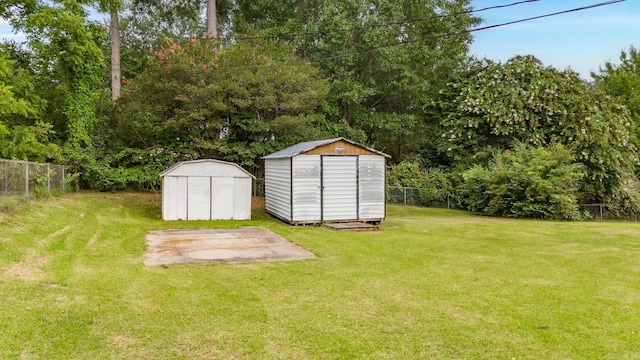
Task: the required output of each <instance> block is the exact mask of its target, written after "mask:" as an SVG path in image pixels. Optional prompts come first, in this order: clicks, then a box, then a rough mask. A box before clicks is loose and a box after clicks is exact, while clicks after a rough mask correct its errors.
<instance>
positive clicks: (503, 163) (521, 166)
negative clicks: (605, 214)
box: [461, 142, 584, 220]
mask: <svg viewBox="0 0 640 360" xmlns="http://www.w3.org/2000/svg"><path fill="white" fill-rule="evenodd" d="M463 177H464V185H463V190H462V193H461V194H462V195H466V199H465V202H466V204H467V207H468V208H469V209H470V210H472V211H482V212H484V213H486V214H489V215H497V216H507V217H530V218H539V219H561V220H580V219H581V215H580V212H579V210H578V203H577V199H578V195H579V194H578V187H579V182H580V180H582V178H583V177H584V166H583V165H582V164H580V163H576V162H574V157H573V156H572V155H571V153H570V151H568V150H567V149H566V148H565V147H564V146H562V145H559V144H551V145H549V147H548V148H547V149H545V148H542V147H533V146H531V145H527V144H525V143H520V142H516V143H515V144H514V145H513V150H506V151H505V152H503V153H500V154H497V155H496V156H495V157H494V159H493V161H492V162H491V164H490V166H489V168H483V167H480V166H476V167H473V168H471V169H470V170H468V171H466V172H465V173H464V175H463Z"/></svg>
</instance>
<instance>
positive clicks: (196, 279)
mask: <svg viewBox="0 0 640 360" xmlns="http://www.w3.org/2000/svg"><path fill="white" fill-rule="evenodd" d="M254 219H256V220H253V221H250V222H234V221H225V222H212V221H200V222H170V223H165V222H162V221H161V220H160V198H159V196H158V195H154V194H135V193H120V194H101V193H78V194H72V195H65V196H63V197H58V198H50V199H46V200H43V201H39V202H36V203H34V204H32V205H30V206H28V207H26V208H23V209H22V210H20V211H19V212H17V213H15V214H12V215H10V216H6V217H5V218H4V219H3V220H2V222H1V223H0V358H1V359H13V358H15V359H67V358H71V359H215V358H219V359H640V224H635V223H613V222H593V223H569V222H540V221H530V220H508V219H495V218H487V217H480V216H474V215H470V214H467V213H463V212H456V211H448V210H436V209H425V208H415V207H399V206H389V207H388V219H387V220H386V221H385V222H384V225H383V227H382V231H381V232H379V233H341V232H333V231H330V230H326V229H323V228H315V227H291V226H288V225H285V224H283V223H281V222H279V221H277V220H273V219H271V218H269V217H267V216H265V215H264V214H263V213H260V212H258V213H255V214H254ZM243 225H259V226H265V227H267V228H269V229H271V230H272V231H275V232H277V233H279V234H281V235H283V236H284V237H285V238H287V239H289V240H290V241H293V242H295V243H297V244H299V245H301V246H303V247H305V248H307V249H309V250H311V251H313V252H314V253H315V254H316V255H317V256H318V258H317V259H313V260H306V261H291V262H272V263H252V264H217V265H176V266H170V267H169V268H163V267H145V266H144V265H143V263H142V259H143V253H144V250H145V241H144V235H145V234H146V233H147V232H148V231H151V230H156V229H163V228H203V227H228V226H243Z"/></svg>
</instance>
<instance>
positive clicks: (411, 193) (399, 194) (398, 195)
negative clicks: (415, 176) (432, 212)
mask: <svg viewBox="0 0 640 360" xmlns="http://www.w3.org/2000/svg"><path fill="white" fill-rule="evenodd" d="M421 190H422V189H419V188H412V187H403V186H387V204H400V205H414V206H427V207H437V208H446V209H453V208H454V206H453V203H452V202H451V199H450V197H449V196H448V195H445V196H443V197H436V198H429V199H428V200H425V199H424V198H423V196H422V195H421Z"/></svg>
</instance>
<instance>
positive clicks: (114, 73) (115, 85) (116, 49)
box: [109, 0, 122, 101]
mask: <svg viewBox="0 0 640 360" xmlns="http://www.w3.org/2000/svg"><path fill="white" fill-rule="evenodd" d="M109 5H110V6H109V12H110V15H111V98H112V99H113V100H114V101H115V100H117V99H118V98H120V84H121V82H122V79H121V75H120V24H119V23H118V10H117V8H116V6H115V4H114V1H113V0H111V2H110V4H109Z"/></svg>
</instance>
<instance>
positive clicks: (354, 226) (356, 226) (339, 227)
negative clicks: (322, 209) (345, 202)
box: [322, 221, 379, 231]
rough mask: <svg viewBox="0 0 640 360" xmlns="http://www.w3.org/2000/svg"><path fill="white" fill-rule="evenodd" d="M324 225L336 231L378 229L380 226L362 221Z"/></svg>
mask: <svg viewBox="0 0 640 360" xmlns="http://www.w3.org/2000/svg"><path fill="white" fill-rule="evenodd" d="M322 226H324V227H327V228H329V229H332V230H336V231H377V230H379V229H378V226H377V225H374V224H370V223H366V222H361V221H352V222H335V223H323V224H322Z"/></svg>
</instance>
